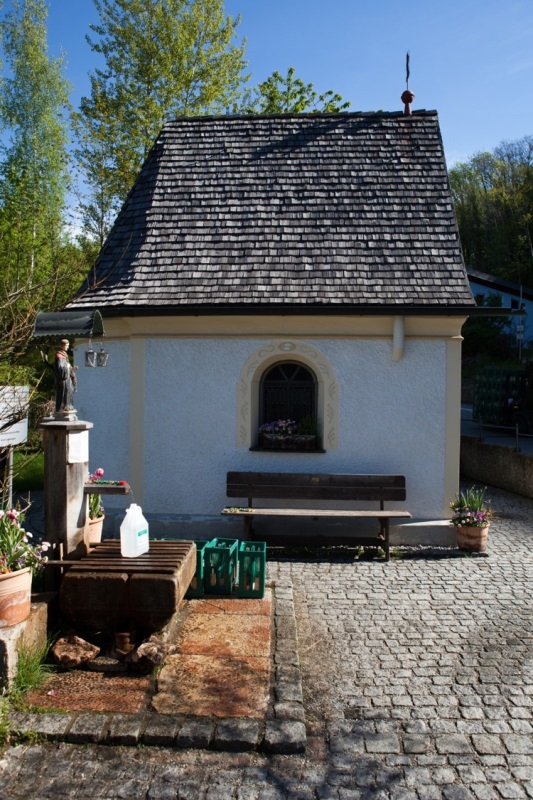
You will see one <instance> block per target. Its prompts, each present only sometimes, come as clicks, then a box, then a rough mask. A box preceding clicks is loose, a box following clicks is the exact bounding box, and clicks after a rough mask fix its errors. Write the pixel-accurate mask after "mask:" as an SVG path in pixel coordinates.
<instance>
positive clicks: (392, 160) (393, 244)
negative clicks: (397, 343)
mask: <svg viewBox="0 0 533 800" xmlns="http://www.w3.org/2000/svg"><path fill="white" fill-rule="evenodd" d="M474 305H475V303H474V300H473V298H472V294H471V292H470V289H469V286H468V281H467V277H466V272H465V268H464V263H463V258H462V253H461V247H460V242H459V235H458V230H457V225H456V221H455V216H454V211H453V206H452V199H451V195H450V189H449V184H448V176H447V171H446V164H445V159H444V153H443V147H442V140H441V136H440V130H439V125H438V119H437V114H436V113H435V112H415V113H414V114H413V116H404V115H403V114H399V113H371V114H365V113H355V114H309V115H305V114H303V115H302V114H300V115H278V116H242V117H230V116H227V117H216V118H214V117H203V118H183V119H177V120H175V121H172V122H169V123H167V124H166V125H165V126H164V128H163V130H162V131H161V134H160V135H159V137H158V138H157V140H156V142H155V144H154V146H153V148H152V150H151V151H150V154H149V156H148V158H147V160H146V162H145V164H144V166H143V168H142V170H141V172H140V174H139V177H138V179H137V181H136V183H135V185H134V187H133V189H132V190H131V192H130V194H129V196H128V198H127V200H126V202H125V204H124V206H123V208H122V210H121V212H120V213H119V215H118V218H117V220H116V222H115V225H114V227H113V229H112V231H111V233H110V234H109V237H108V239H107V241H106V243H105V245H104V247H103V249H102V252H101V254H100V256H99V258H98V260H97V263H96V265H95V269H94V271H93V272H92V273H91V277H90V279H89V282H88V284H87V285H86V286H85V287H83V289H82V290H81V292H80V294H79V295H78V296H77V297H76V298H75V299H74V300H73V302H72V303H71V304H70V307H71V308H81V307H87V306H91V307H98V308H99V309H101V310H102V312H103V313H104V314H105V315H107V314H110V313H117V314H118V313H120V314H130V313H144V312H146V313H202V312H208V311H215V312H217V311H220V312H223V311H225V312H237V313H238V312H243V311H250V310H252V309H253V310H255V311H261V310H265V311H266V312H268V311H279V312H286V311H288V310H290V309H294V310H296V311H300V312H303V313H306V312H314V311H317V310H319V311H321V312H322V311H324V310H329V311H334V312H337V313H344V312H346V311H348V310H352V311H353V312H359V313H365V312H367V313H368V312H370V313H372V312H373V313H376V312H380V313H382V312H383V311H385V310H386V309H389V310H392V311H393V313H399V312H400V311H401V310H402V308H403V307H405V306H408V307H409V309H411V310H416V309H418V310H419V311H420V312H422V311H424V310H425V311H428V312H430V313H431V311H433V313H435V312H436V311H438V310H439V309H440V311H441V312H444V313H450V312H451V313H458V312H459V310H460V309H461V308H463V309H464V308H465V307H469V308H470V307H472V306H474Z"/></svg>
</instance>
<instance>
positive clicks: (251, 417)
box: [237, 339, 339, 450]
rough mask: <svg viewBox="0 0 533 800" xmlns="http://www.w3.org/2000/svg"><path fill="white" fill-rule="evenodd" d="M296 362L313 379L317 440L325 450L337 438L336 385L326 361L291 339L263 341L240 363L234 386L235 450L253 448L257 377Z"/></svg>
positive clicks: (317, 351) (256, 413) (258, 380)
mask: <svg viewBox="0 0 533 800" xmlns="http://www.w3.org/2000/svg"><path fill="white" fill-rule="evenodd" d="M288 358H290V359H291V361H300V362H301V363H302V364H303V365H305V366H306V367H309V369H311V370H312V371H313V372H314V374H315V375H316V380H317V428H318V437H319V440H320V441H321V442H322V446H323V448H324V449H325V450H334V449H335V448H336V447H337V445H338V439H339V386H338V383H337V380H336V377H335V372H334V370H333V367H332V365H331V363H330V362H329V360H328V359H327V358H326V356H325V355H324V353H322V352H321V351H320V350H319V349H318V348H316V347H313V346H312V345H310V344H307V343H306V342H301V341H298V340H295V339H282V340H274V341H270V342H266V343H265V344H263V345H261V347H259V348H257V350H255V351H254V352H253V353H252V354H251V355H250V356H249V357H248V358H247V360H246V362H245V363H244V364H243V367H242V369H241V372H240V375H239V381H238V384H237V447H247V448H250V447H253V446H254V445H255V444H256V439H257V430H258V428H259V405H260V398H259V393H260V387H261V377H262V375H263V373H264V372H265V370H266V369H268V367H270V366H272V365H273V364H275V363H276V362H278V361H279V362H282V361H287V359H288Z"/></svg>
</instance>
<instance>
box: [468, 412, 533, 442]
mask: <svg viewBox="0 0 533 800" xmlns="http://www.w3.org/2000/svg"><path fill="white" fill-rule="evenodd" d="M461 433H462V435H463V436H476V437H478V438H479V439H481V440H482V441H484V442H488V443H489V444H499V445H504V446H505V447H514V448H519V452H521V453H527V454H531V453H533V436H531V435H525V434H520V436H518V437H517V435H516V432H515V431H513V429H512V428H508V427H504V428H502V427H499V426H498V425H482V424H481V423H480V422H479V421H478V420H473V419H472V406H471V405H469V404H464V403H463V404H462V405H461Z"/></svg>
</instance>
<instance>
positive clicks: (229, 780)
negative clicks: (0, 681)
mask: <svg viewBox="0 0 533 800" xmlns="http://www.w3.org/2000/svg"><path fill="white" fill-rule="evenodd" d="M491 495H492V497H493V501H494V507H495V509H496V510H497V511H498V512H499V513H498V518H497V519H495V520H494V521H493V523H492V526H491V531H490V536H489V551H488V554H487V556H475V557H449V556H450V555H451V553H450V551H445V550H443V551H433V552H432V553H427V552H425V551H423V550H414V551H413V550H406V551H405V554H406V555H408V556H409V557H407V558H402V559H397V558H394V559H393V560H392V561H391V562H390V563H389V564H385V563H383V562H378V561H368V562H365V561H356V562H354V561H349V560H348V559H344V560H343V559H334V558H330V559H324V560H321V559H312V558H306V559H299V560H279V561H276V562H270V563H269V573H270V575H269V577H270V578H271V579H273V580H276V578H278V579H279V578H280V577H283V578H285V579H287V580H289V579H290V580H291V581H292V583H293V585H294V596H295V602H296V615H297V621H298V635H299V651H300V661H301V666H302V677H303V683H304V694H305V698H304V699H305V707H306V715H307V725H308V747H307V752H306V754H305V755H303V756H300V755H293V756H270V757H268V756H264V755H259V754H241V753H216V752H213V751H198V750H196V751H192V750H175V749H174V750H170V749H163V748H161V749H160V748H145V749H141V748H137V749H132V748H120V747H111V746H103V745H100V746H83V747H81V746H78V745H70V744H55V745H54V744H34V745H21V746H17V747H12V748H10V749H8V750H7V751H6V752H5V753H4V754H3V755H2V757H1V758H0V797H2V798H6V800H7V799H11V798H26V799H30V798H31V799H32V800H39V799H40V798H50V797H53V798H79V799H80V800H81V799H82V798H108V799H111V798H135V800H137V799H138V798H146V800H152V798H153V799H154V800H155V798H161V799H163V798H173V799H174V800H193V799H194V800H229V799H230V798H233V799H234V800H278V799H279V800H282V798H291V800H292V799H294V800H308V799H309V800H311V798H313V800H329V799H330V798H335V799H336V800H358V799H359V798H361V799H362V800H366V798H369V800H370V798H372V800H374V798H376V799H377V800H382V799H383V800H388V799H389V798H390V800H411V798H412V800H440V798H445V800H468V798H474V799H477V800H500V798H503V799H504V800H506V799H507V798H510V799H511V798H533V612H532V599H531V594H532V589H533V560H532V554H531V547H532V545H533V521H532V520H533V501H531V500H526V499H524V498H519V497H517V496H515V495H511V494H509V493H505V492H501V491H499V490H498V491H496V490H491Z"/></svg>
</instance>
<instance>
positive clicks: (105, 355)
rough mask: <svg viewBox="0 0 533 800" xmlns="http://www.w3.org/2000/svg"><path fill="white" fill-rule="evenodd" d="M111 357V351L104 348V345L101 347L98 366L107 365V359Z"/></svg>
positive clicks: (97, 356)
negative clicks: (108, 351) (107, 351)
mask: <svg viewBox="0 0 533 800" xmlns="http://www.w3.org/2000/svg"><path fill="white" fill-rule="evenodd" d="M108 358H109V353H106V351H105V350H104V345H102V346H101V347H100V352H99V353H97V354H96V366H97V367H107V359H108Z"/></svg>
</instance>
